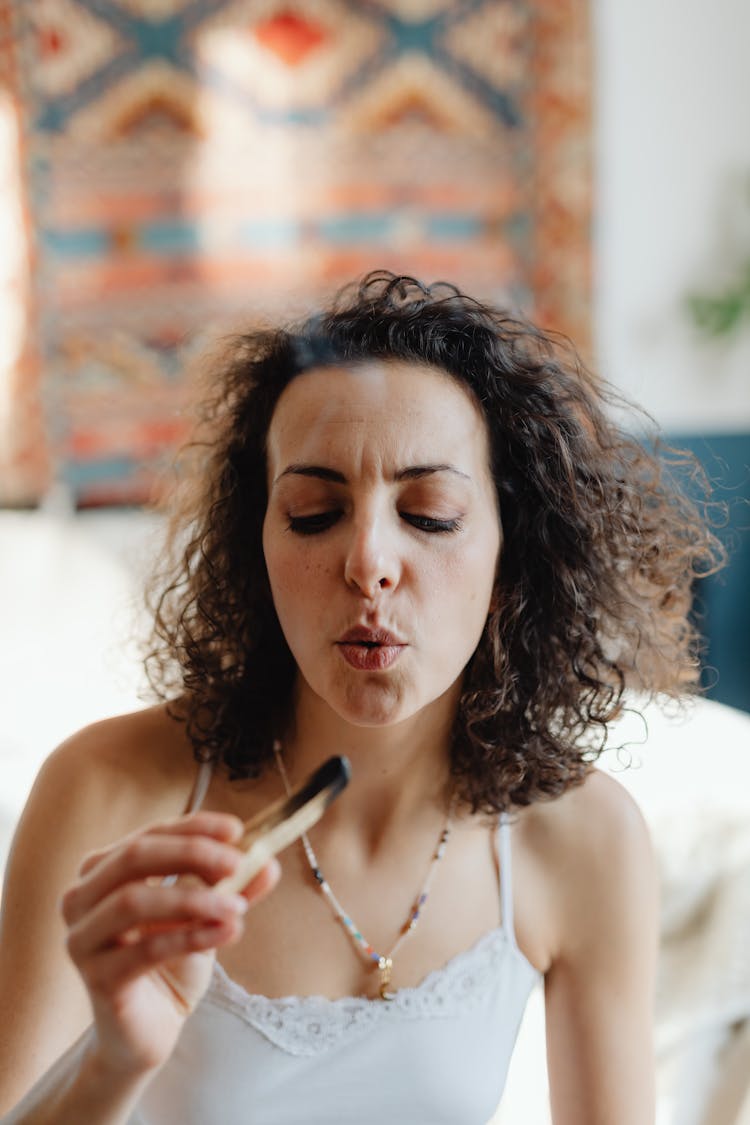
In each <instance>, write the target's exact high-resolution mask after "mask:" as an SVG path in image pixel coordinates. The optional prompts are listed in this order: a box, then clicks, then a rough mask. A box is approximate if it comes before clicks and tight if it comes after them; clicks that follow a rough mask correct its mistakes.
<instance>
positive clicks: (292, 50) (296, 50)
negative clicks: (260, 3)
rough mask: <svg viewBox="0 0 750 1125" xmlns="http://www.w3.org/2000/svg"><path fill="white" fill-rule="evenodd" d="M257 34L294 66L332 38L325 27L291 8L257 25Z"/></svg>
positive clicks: (272, 49) (266, 44)
mask: <svg viewBox="0 0 750 1125" xmlns="http://www.w3.org/2000/svg"><path fill="white" fill-rule="evenodd" d="M253 34H254V36H255V38H256V39H257V40H258V42H259V43H260V44H261V46H262V47H265V48H266V50H268V51H271V52H272V53H273V54H274V55H276V56H277V57H278V58H279V59H281V61H282V62H284V63H286V65H287V66H290V67H292V66H299V64H300V63H303V62H305V60H306V59H307V58H308V57H309V56H310V55H311V54H312V52H313V51H316V50H317V49H318V47H320V46H321V45H322V44H323V43H324V42H325V41H326V39H328V38H329V35H328V31H327V29H326V28H325V27H323V26H322V25H321V24H319V23H316V22H315V21H314V20H311V19H306V18H305V17H304V16H301V15H300V14H299V12H295V11H294V10H293V9H291V8H285V9H283V10H282V11H280V12H277V13H276V15H274V16H272V17H271V18H270V19H268V20H264V21H263V22H262V23H259V24H257V25H256V26H255V27H254V28H253Z"/></svg>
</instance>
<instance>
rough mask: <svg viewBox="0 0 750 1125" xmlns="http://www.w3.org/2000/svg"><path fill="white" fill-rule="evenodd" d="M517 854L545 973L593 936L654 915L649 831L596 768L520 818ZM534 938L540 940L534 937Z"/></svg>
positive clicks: (636, 811)
mask: <svg viewBox="0 0 750 1125" xmlns="http://www.w3.org/2000/svg"><path fill="white" fill-rule="evenodd" d="M516 833H517V838H518V844H519V850H520V852H521V853H522V856H523V861H522V862H523V863H524V865H525V868H526V870H527V872H528V878H529V880H530V882H531V884H532V885H533V886H534V887H535V888H536V890H537V892H538V893H537V894H536V895H535V899H536V901H538V902H539V903H542V904H544V905H540V907H539V910H538V913H537V914H536V916H535V917H534V918H533V919H532V924H533V925H534V926H536V931H537V933H538V934H541V935H543V937H542V938H541V943H542V944H543V947H544V948H543V949H541V947H540V945H539V944H538V945H537V950H538V952H537V962H539V961H543V962H544V968H545V969H546V968H548V967H549V965H550V964H551V963H552V962H553V961H554V960H555V959H556V958H558V957H560V956H564V955H565V954H566V953H568V952H570V951H572V950H574V949H575V948H576V947H577V946H578V945H579V944H580V943H581V942H584V941H585V940H586V939H587V937H588V935H590V934H592V933H599V934H601V933H602V932H604V931H605V930H606V929H608V928H609V927H610V926H613V927H617V926H619V927H620V928H622V922H623V919H624V918H625V917H626V916H627V915H637V914H638V913H639V912H641V913H642V915H644V916H645V915H649V914H652V913H653V910H654V903H655V898H656V867H655V861H654V855H653V850H652V846H651V839H650V835H649V831H648V827H647V825H646V822H645V820H644V817H643V814H642V812H641V810H640V808H639V807H638V805H637V803H636V802H635V801H634V799H633V798H632V797H631V795H630V794H629V793H628V791H627V790H626V789H625V787H624V786H623V785H621V784H620V782H618V781H617V780H616V779H615V778H614V777H612V776H611V775H609V774H607V773H605V772H604V771H603V770H601V769H598V768H597V769H592V771H591V772H590V774H589V775H588V776H587V777H586V779H585V781H584V782H583V783H582V784H581V785H578V786H575V787H574V788H572V789H570V790H568V791H567V792H566V793H564V794H563V795H562V796H560V797H558V798H556V799H555V800H552V801H546V802H539V803H538V804H536V805H533V806H532V807H531V808H529V809H526V810H524V811H523V813H522V814H521V815H520V816H519V818H518V824H517V828H516ZM538 940H539V939H538Z"/></svg>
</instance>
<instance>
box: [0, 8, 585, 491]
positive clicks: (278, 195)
mask: <svg viewBox="0 0 750 1125" xmlns="http://www.w3.org/2000/svg"><path fill="white" fill-rule="evenodd" d="M0 3H4V4H5V5H6V6H7V5H8V4H10V8H11V9H12V11H13V16H14V19H15V26H16V28H17V43H16V47H17V54H18V58H19V60H20V71H21V76H22V82H21V95H20V98H21V111H22V114H23V118H24V127H25V137H26V142H25V144H26V156H27V168H28V175H27V191H28V195H29V197H28V201H27V202H28V210H29V214H30V216H31V221H32V224H33V229H34V237H35V255H36V256H35V261H36V267H37V272H36V275H35V290H36V291H35V297H34V301H35V308H36V314H35V315H36V331H37V333H38V340H39V366H38V369H37V371H36V373H35V374H34V373H33V372H31V373H30V374H29V378H30V379H31V378H35V379H36V381H37V382H36V391H37V393H38V395H39V398H40V401H41V403H42V405H43V408H44V417H45V419H46V432H47V441H48V444H49V453H50V456H51V462H52V465H53V471H54V473H55V474H56V475H57V476H58V477H60V478H61V479H63V480H65V481H66V482H67V483H68V484H69V485H70V487H71V488H72V489H73V491H74V492H75V495H76V498H77V500H78V502H79V503H80V504H101V503H118V502H124V503H140V502H143V501H144V500H146V499H148V498H149V497H150V496H152V495H153V490H154V482H155V481H157V480H158V479H159V473H160V471H161V470H162V468H163V466H164V464H165V462H166V461H167V460H168V458H169V457H170V455H171V452H172V450H173V449H174V447H175V445H176V443H178V442H179V440H180V439H181V437H182V436H183V435H184V432H185V425H186V422H185V414H186V411H185V408H186V401H187V397H188V394H189V380H188V379H187V378H186V375H185V372H186V370H187V369H189V367H190V364H191V363H192V361H193V359H194V357H195V356H196V355H197V354H199V353H200V352H201V351H202V350H203V349H204V347H205V345H206V343H207V342H209V341H211V340H212V339H214V338H215V337H216V335H217V334H222V333H225V332H230V331H232V330H233V329H234V328H236V327H240V326H243V325H247V324H249V323H252V322H253V320H255V319H256V318H259V319H262V318H265V317H267V316H273V315H276V314H282V315H289V314H291V315H294V314H296V313H298V312H300V313H301V312H303V311H304V310H305V309H307V308H309V307H310V306H311V305H312V304H314V303H315V301H317V300H318V299H321V298H323V297H325V296H327V295H330V293H331V292H332V291H333V290H335V288H337V287H338V286H339V285H340V284H342V283H343V282H345V281H348V280H350V279H351V278H352V277H354V276H356V275H358V274H361V273H363V272H364V271H366V270H368V269H371V268H374V267H379V266H383V267H385V268H389V269H395V270H401V271H406V272H409V273H414V274H416V275H417V276H420V277H423V278H425V279H426V280H435V279H437V278H447V279H449V280H452V281H455V282H457V283H458V284H459V285H462V286H464V287H466V288H467V289H469V290H470V291H471V292H473V293H476V294H477V295H481V296H485V297H487V298H489V299H492V300H498V301H506V302H509V303H511V304H513V305H515V306H518V307H520V308H521V309H522V310H523V311H524V312H526V313H528V314H529V315H532V316H534V317H537V318H538V319H540V320H542V321H543V322H545V323H547V324H548V325H549V326H551V327H554V328H558V329H561V330H563V331H565V332H567V333H569V334H571V335H572V336H573V337H574V338H575V339H576V340H577V341H578V342H579V343H581V344H582V345H583V346H584V347H585V345H586V342H587V338H588V332H589V322H588V297H589V229H588V228H589V214H590V114H589V93H590V91H589V80H588V74H589V66H588V50H589V32H588V23H587V4H586V0H461V2H449V0H442V2H441V0H405V2H396V0H392V2H391V0H388V2H383V3H380V4H373V3H370V2H368V0H360V2H357V0H346V2H345V0H308V2H304V3H303V2H295V0H204V2H200V0H0ZM27 389H28V388H27Z"/></svg>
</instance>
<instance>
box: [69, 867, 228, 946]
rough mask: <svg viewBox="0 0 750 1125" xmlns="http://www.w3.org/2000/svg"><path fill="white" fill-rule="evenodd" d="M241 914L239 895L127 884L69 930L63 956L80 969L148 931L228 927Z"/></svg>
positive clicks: (200, 889) (137, 938) (131, 943)
mask: <svg viewBox="0 0 750 1125" xmlns="http://www.w3.org/2000/svg"><path fill="white" fill-rule="evenodd" d="M247 908H248V902H247V899H245V898H243V897H241V896H239V895H234V896H232V895H222V894H218V893H216V892H214V891H210V890H208V889H207V888H203V887H169V888H163V887H153V886H148V885H147V884H146V883H131V884H129V885H128V886H126V887H122V888H120V889H119V890H117V891H115V892H114V893H113V894H111V895H109V896H108V897H107V898H106V899H105V900H104V901H103V902H100V903H99V904H98V905H97V906H96V907H95V908H94V910H92V911H91V912H90V913H89V914H87V915H86V916H85V917H84V918H82V919H81V921H80V922H78V923H77V924H76V925H74V926H73V927H71V929H70V931H69V932H68V937H67V945H68V952H69V953H70V956H71V957H72V959H73V961H74V962H75V963H76V964H79V965H80V964H82V963H83V962H84V961H85V960H86V959H87V958H89V957H91V956H92V955H94V954H96V953H99V952H101V951H102V950H104V949H109V948H112V947H113V946H115V945H122V944H128V945H133V944H136V943H138V942H139V941H141V940H143V938H144V937H145V936H147V935H148V934H151V933H153V932H154V931H158V932H163V931H164V930H174V929H175V928H186V927H192V928H195V927H196V926H212V925H213V926H215V925H218V924H222V925H223V924H225V923H232V922H233V921H234V920H236V919H238V918H239V917H240V916H241V915H242V914H244V913H245V911H246V910H247Z"/></svg>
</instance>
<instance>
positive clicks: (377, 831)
mask: <svg viewBox="0 0 750 1125" xmlns="http://www.w3.org/2000/svg"><path fill="white" fill-rule="evenodd" d="M440 703H442V701H438V704H440ZM454 713H455V701H454V700H453V699H450V700H448V699H446V700H445V703H444V705H442V706H434V707H432V708H430V709H429V710H428V711H426V712H425V711H423V712H421V713H420V714H419V715H417V716H414V717H412V718H410V719H407V720H404V721H403V722H400V723H395V724H389V725H388V726H385V727H362V726H355V725H353V724H351V723H348V722H346V721H344V720H343V719H341V718H340V716H338V715H336V714H335V713H333V712H332V711H331V710H330V709H329V708H328V707H327V706H326V705H325V704H323V703H322V701H321V700H319V699H318V698H317V697H310V693H298V696H297V700H296V707H295V713H294V724H293V726H292V727H291V728H290V729H289V730H288V731H287V733H286V736H285V738H284V742H283V757H284V762H285V765H286V769H287V773H288V774H289V777H290V779H291V782H292V784H293V785H294V784H298V783H299V782H300V781H302V780H303V779H304V778H305V777H306V776H307V774H309V773H310V772H312V770H314V769H315V768H316V767H317V766H319V765H320V764H321V763H322V762H324V761H325V760H326V758H329V757H330V756H331V755H332V754H344V755H346V757H347V758H349V761H350V763H351V767H352V780H351V783H350V785H349V786H348V787H347V789H346V790H345V792H344V793H343V795H342V796H341V797H340V798H339V799H338V800H337V801H335V802H334V804H333V805H332V806H331V808H330V809H329V810H328V812H327V813H326V825H327V831H329V832H331V833H336V834H338V833H340V832H347V831H356V832H357V833H358V834H359V835H360V837H364V839H365V840H366V841H367V844H368V846H369V847H370V848H372V849H376V848H377V846H378V844H379V841H380V840H381V839H382V838H383V837H384V836H386V835H388V834H391V833H392V832H393V831H394V830H397V829H398V827H399V826H403V825H405V824H407V823H408V824H412V825H413V824H414V822H415V820H416V819H419V818H420V817H422V816H424V817H429V818H430V821H434V818H435V815H436V813H437V815H438V816H444V815H445V812H446V810H447V807H448V803H449V800H450V793H451V788H452V787H451V783H450V735H451V725H452V720H453V715H454Z"/></svg>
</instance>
